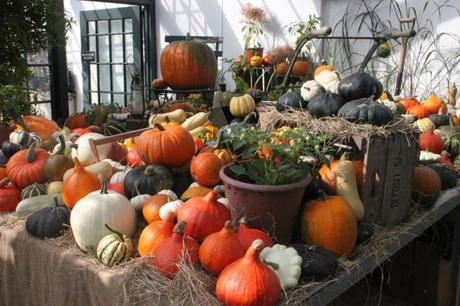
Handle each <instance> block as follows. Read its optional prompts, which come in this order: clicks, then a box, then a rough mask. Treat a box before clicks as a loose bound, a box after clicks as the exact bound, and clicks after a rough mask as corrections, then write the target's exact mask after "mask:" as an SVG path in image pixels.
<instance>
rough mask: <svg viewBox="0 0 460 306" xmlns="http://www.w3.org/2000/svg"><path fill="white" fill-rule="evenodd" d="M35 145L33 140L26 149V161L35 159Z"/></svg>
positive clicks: (29, 161)
mask: <svg viewBox="0 0 460 306" xmlns="http://www.w3.org/2000/svg"><path fill="white" fill-rule="evenodd" d="M36 146H37V143H36V142H35V141H34V142H32V144H31V145H30V147H29V149H28V151H27V155H26V160H27V162H28V163H31V162H33V161H34V160H35V147H36Z"/></svg>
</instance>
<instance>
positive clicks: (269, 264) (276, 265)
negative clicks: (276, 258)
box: [263, 260, 280, 270]
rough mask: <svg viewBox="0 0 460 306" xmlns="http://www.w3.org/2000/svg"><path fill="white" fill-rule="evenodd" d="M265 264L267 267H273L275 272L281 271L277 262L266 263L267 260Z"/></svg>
mask: <svg viewBox="0 0 460 306" xmlns="http://www.w3.org/2000/svg"><path fill="white" fill-rule="evenodd" d="M263 262H264V264H266V265H267V266H270V267H272V268H273V270H279V268H280V265H279V264H277V263H275V262H271V261H266V260H264V261H263Z"/></svg>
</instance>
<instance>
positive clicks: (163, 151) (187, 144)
mask: <svg viewBox="0 0 460 306" xmlns="http://www.w3.org/2000/svg"><path fill="white" fill-rule="evenodd" d="M136 143H137V146H136V149H137V152H138V153H139V156H140V157H141V158H142V160H143V161H144V162H145V163H146V164H159V165H163V166H170V167H180V166H183V165H185V164H186V163H187V162H188V161H189V160H190V159H191V158H192V156H193V155H194V153H195V142H194V141H193V137H192V135H191V134H190V133H189V132H188V131H187V130H186V129H184V128H183V127H181V126H180V125H174V124H168V125H166V126H162V125H160V124H155V128H154V129H152V130H148V131H145V132H143V133H142V134H141V135H140V136H139V138H138V139H137V141H136Z"/></svg>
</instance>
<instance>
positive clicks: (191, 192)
mask: <svg viewBox="0 0 460 306" xmlns="http://www.w3.org/2000/svg"><path fill="white" fill-rule="evenodd" d="M210 191H212V189H211V188H207V187H203V186H196V187H189V188H187V190H185V191H184V193H183V194H182V195H181V196H180V198H181V199H182V200H188V199H190V198H193V197H204V196H206V195H207V194H208V193H209V192H210Z"/></svg>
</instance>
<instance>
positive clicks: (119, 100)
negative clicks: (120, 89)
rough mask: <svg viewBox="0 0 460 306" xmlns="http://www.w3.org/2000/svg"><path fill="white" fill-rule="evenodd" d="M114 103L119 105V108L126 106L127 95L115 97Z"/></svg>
mask: <svg viewBox="0 0 460 306" xmlns="http://www.w3.org/2000/svg"><path fill="white" fill-rule="evenodd" d="M113 103H116V104H118V106H125V95H122V94H118V95H113Z"/></svg>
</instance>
